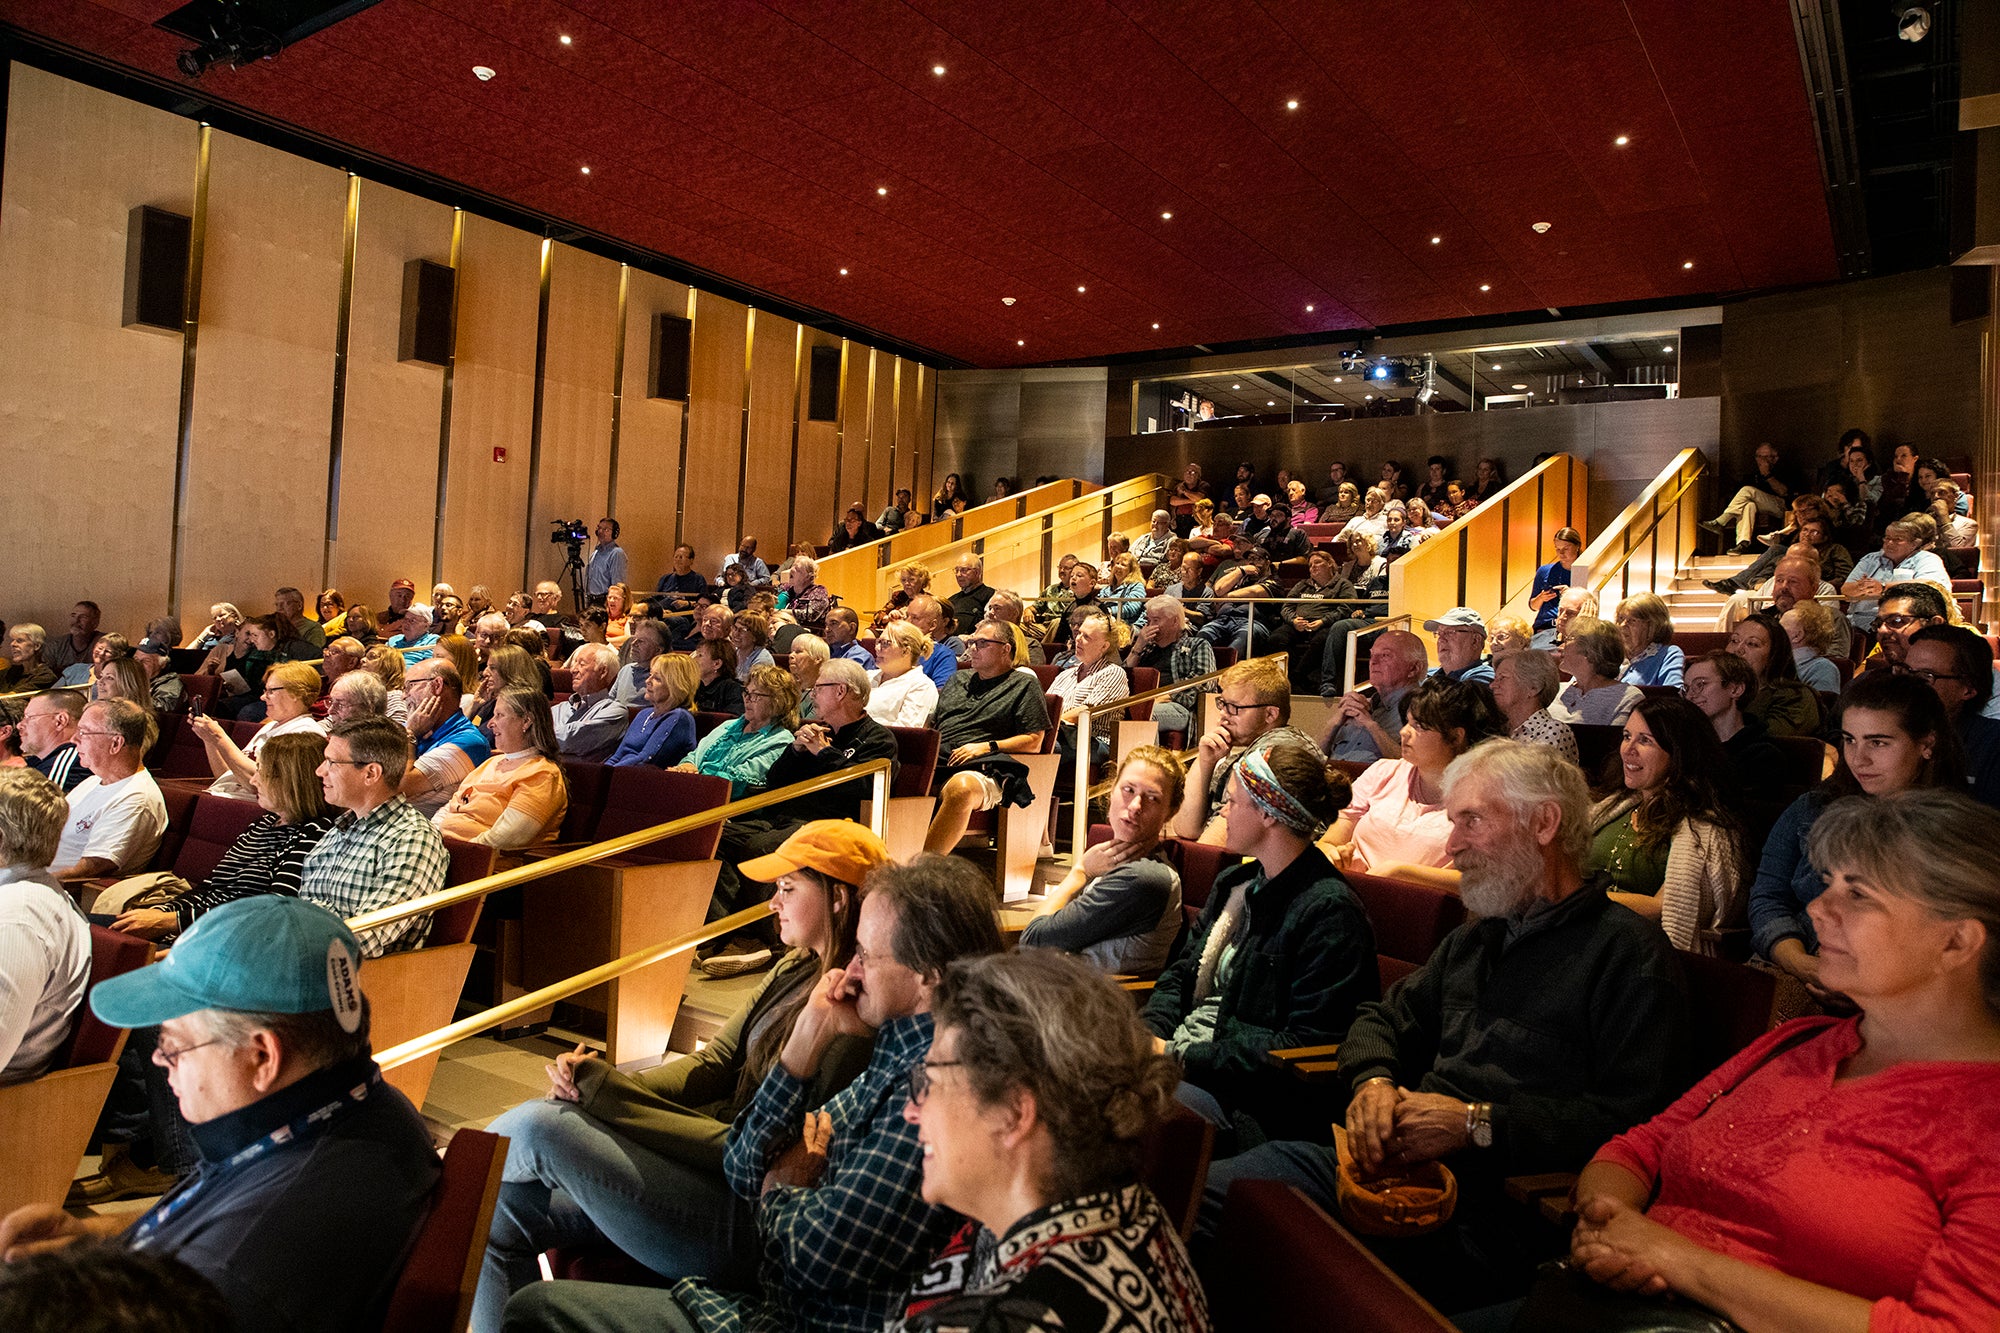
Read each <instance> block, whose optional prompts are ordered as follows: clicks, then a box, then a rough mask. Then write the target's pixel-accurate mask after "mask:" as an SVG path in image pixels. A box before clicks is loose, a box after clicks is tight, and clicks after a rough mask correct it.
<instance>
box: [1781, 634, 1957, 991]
mask: <svg viewBox="0 0 2000 1333" xmlns="http://www.w3.org/2000/svg"><path fill="white" fill-rule="evenodd" d="M1835 727H1836V728H1837V731H1838V735H1839V737H1840V756H1839V760H1838V762H1837V763H1836V764H1835V766H1834V770H1833V776H1832V777H1830V778H1828V779H1827V780H1826V781H1825V782H1822V783H1821V784H1820V785H1819V786H1818V787H1815V788H1814V789H1813V790H1811V791H1809V792H1807V793H1806V794H1805V795H1803V796H1801V797H1799V798H1798V799H1797V800H1795V801H1793V802H1792V803H1791V805H1789V806H1787V807H1786V809H1785V812H1784V814H1782V815H1780V816H1779V817H1778V821H1777V823H1776V824H1775V825H1774V826H1773V827H1772V829H1771V836H1770V837H1769V838H1768V839H1767V840H1766V841H1765V843H1764V855H1763V859H1762V860H1761V861H1759V862H1758V865H1757V878H1756V881H1755V882H1754V883H1753V884H1752V885H1751V886H1750V942H1751V944H1752V946H1753V947H1754V948H1755V949H1756V951H1757V953H1758V955H1759V956H1760V957H1763V958H1767V959H1769V960H1770V961H1771V962H1772V963H1774V964H1776V965H1777V966H1778V967H1779V968H1781V969H1783V970H1784V971H1785V972H1787V973H1789V974H1790V975H1791V976H1792V977H1794V978H1795V979H1797V980H1798V981H1799V982H1800V983H1801V984H1803V985H1804V986H1805V988H1806V991H1807V992H1808V994H1809V995H1810V996H1811V997H1812V998H1813V999H1814V1000H1817V1001H1819V1002H1820V1003H1822V1004H1824V1003H1826V1002H1827V1001H1828V1000H1829V999H1831V998H1832V997H1833V996H1834V994H1835V993H1834V992H1833V991H1832V990H1830V989H1829V988H1827V987H1826V986H1824V985H1822V983H1821V981H1820V958H1819V937H1818V935H1817V934H1816V933H1815V931H1814V929H1813V925H1812V921H1811V918H1810V915H1809V914H1808V912H1807V910H1806V909H1807V907H1808V906H1810V905H1811V903H1812V901H1813V900H1814V899H1815V898H1817V897H1819V896H1820V894H1821V893H1822V892H1824V891H1825V889H1826V881H1825V878H1824V877H1823V876H1822V875H1821V873H1820V870H1819V868H1818V867H1816V866H1815V865H1814V864H1813V860H1812V857H1811V856H1810V854H1809V844H1810V841H1811V838H1812V831H1813V827H1814V825H1815V824H1816V823H1817V822H1818V820H1819V818H1820V816H1821V815H1823V814H1824V813H1826V810H1827V808H1828V807H1829V806H1830V805H1831V804H1832V803H1833V802H1835V801H1838V800H1839V799H1840V798H1842V797H1844V796H1869V797H1882V796H1893V795H1895V794H1896V793H1897V792H1902V791H1908V790H1910V789H1911V788H1917V787H1935V788H1938V789H1940V790H1943V791H1950V792H1962V791H1964V790H1965V756H1964V753H1963V752H1962V751H1961V750H1960V749H1959V744H1958V735H1957V733H1956V732H1955V731H1954V730H1953V729H1952V725H1951V719H1950V718H1949V716H1947V715H1946V713H1945V708H1944V705H1943V704H1942V703H1941V702H1939V700H1938V697H1937V695H1936V694H1935V693H1934V692H1933V691H1932V690H1931V689H1930V688H1929V687H1927V686H1925V685H1924V684H1922V683H1921V682H1919V681H1916V680H1912V679H1910V678H1909V677H1907V676H1899V675H1892V674H1890V673H1888V672H1881V673H1877V674H1874V675H1869V676H1863V677H1861V678H1860V679H1858V680H1856V681H1855V682H1854V683H1853V684H1852V685H1850V686H1848V688H1847V693H1846V694H1844V695H1842V696H1841V700H1840V710H1839V712H1838V714H1837V715H1836V718H1835Z"/></svg>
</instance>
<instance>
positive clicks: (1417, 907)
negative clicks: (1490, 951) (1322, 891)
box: [1343, 870, 1465, 986]
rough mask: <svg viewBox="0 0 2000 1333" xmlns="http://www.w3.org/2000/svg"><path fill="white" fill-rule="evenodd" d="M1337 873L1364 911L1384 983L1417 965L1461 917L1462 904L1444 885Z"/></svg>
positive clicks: (1455, 926) (1432, 950)
mask: <svg viewBox="0 0 2000 1333" xmlns="http://www.w3.org/2000/svg"><path fill="white" fill-rule="evenodd" d="M1343 874H1344V875H1345V876H1346V878H1347V882H1348V884H1349V886H1350V887H1352V888H1353V890H1354V893H1355V896H1356V897H1358V898H1360V899H1361V905H1362V906H1363V907H1365V908H1366V909H1367V910H1368V924H1369V925H1370V926H1372V927H1374V930H1375V953H1376V955H1377V962H1378V963H1379V964H1380V967H1381V971H1382V984H1383V985H1384V986H1389V985H1393V984H1394V983H1395V982H1396V981H1398V980H1400V979H1402V978H1403V977H1405V976H1408V975H1409V974H1410V973H1411V972H1414V971H1416V970H1417V969H1418V968H1419V967H1422V966H1423V965H1424V964H1425V963H1426V962H1428V961H1429V960H1430V956H1431V954H1432V953H1433V952H1435V951H1436V949H1437V946H1438V945H1439V944H1441V943H1443V942H1444V937H1445V936H1447V935H1449V934H1451V932H1452V931H1454V930H1457V929H1458V928H1459V926H1460V925H1462V924H1463V923H1464V921H1465V904H1464V903H1463V902H1461V901H1459V897H1458V895H1457V894H1455V893H1453V892H1452V891H1451V890H1449V889H1444V888H1439V887H1436V886H1434V885H1429V884H1413V883H1410V882H1408V881H1406V880H1400V879H1390V878H1389V877H1387V876H1385V875H1370V874H1366V873H1364V872H1362V871H1359V870H1348V871H1344V872H1343Z"/></svg>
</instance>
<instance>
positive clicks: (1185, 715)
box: [1125, 597, 1215, 739]
mask: <svg viewBox="0 0 2000 1333" xmlns="http://www.w3.org/2000/svg"><path fill="white" fill-rule="evenodd" d="M1125 665H1126V666H1135V667H1152V668H1153V669H1154V670H1156V671H1158V672H1159V673H1160V684H1162V685H1171V684H1173V683H1174V682H1175V681H1177V680H1194V679H1196V678H1198V677H1201V676H1208V675H1213V674H1214V672H1215V649H1214V648H1213V647H1211V646H1210V645H1209V642H1208V640H1207V639H1204V638H1202V637H1201V635H1199V634H1190V633H1188V628H1187V611H1186V610H1185V609H1184V608H1183V607H1182V606H1181V604H1180V599H1178V598H1175V597H1153V598H1149V599H1148V600H1147V602H1146V613H1145V614H1144V615H1142V616H1140V617H1139V624H1138V626H1137V628H1136V629H1134V631H1133V633H1132V646H1131V647H1130V648H1128V649H1127V650H1126V652H1125ZM1214 688H1215V686H1214V684H1213V683H1211V684H1208V685H1198V686H1194V687H1191V688H1189V689H1185V690H1181V691H1178V692H1177V693H1174V694H1170V695H1168V696H1167V697H1166V698H1164V699H1156V700H1154V701H1153V720H1154V721H1155V722H1157V723H1159V724H1160V735H1161V736H1163V737H1164V736H1165V735H1166V734H1167V733H1168V732H1170V731H1178V732H1179V733H1180V734H1181V735H1182V736H1185V737H1187V738H1189V739H1193V737H1194V734H1195V731H1194V728H1195V721H1196V718H1197V717H1198V715H1199V713H1200V709H1201V696H1202V695H1203V694H1204V693H1206V692H1207V691H1209V690H1212V689H1214Z"/></svg>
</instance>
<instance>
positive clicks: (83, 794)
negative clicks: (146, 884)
mask: <svg viewBox="0 0 2000 1333" xmlns="http://www.w3.org/2000/svg"><path fill="white" fill-rule="evenodd" d="M75 735H76V747H77V758H78V760H79V761H80V762H81V763H82V764H83V766H84V767H85V768H87V769H88V770H89V771H90V776H89V777H87V778H85V779H84V780H83V781H82V782H80V783H78V784H77V786H76V788H75V789H74V790H73V791H71V792H70V793H69V819H68V821H67V822H66V823H64V825H63V831H62V840H61V842H60V844H59V845H58V846H57V848H56V855H55V860H54V862H53V863H52V864H53V865H54V866H55V867H56V869H55V871H54V874H55V877H56V878H57V879H62V880H77V879H96V878H98V877H99V876H103V875H129V874H131V873H133V872H134V871H137V870H140V869H142V868H144V866H145V864H146V862H147V861H149V860H151V859H152V856H153V853H154V852H155V851H156V850H158V849H159V846H160V836H161V835H162V834H163V833H165V832H166V828H167V807H166V802H165V801H164V800H163V799H162V798H161V796H160V786H159V784H158V783H157V782H155V781H153V775H152V774H151V773H149V772H147V771H146V768H145V762H146V752H147V751H148V750H150V749H152V748H153V742H154V741H156V740H158V739H159V727H158V726H157V725H156V724H155V723H154V721H153V715H152V713H151V712H149V711H148V710H146V709H144V708H141V707H140V706H139V705H138V704H135V703H133V702H132V701H131V700H130V699H104V700H100V701H98V702H97V703H93V704H90V705H89V706H87V707H86V708H85V709H84V710H83V714H82V717H81V718H80V719H79V721H78V722H77V726H76V732H75Z"/></svg>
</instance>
